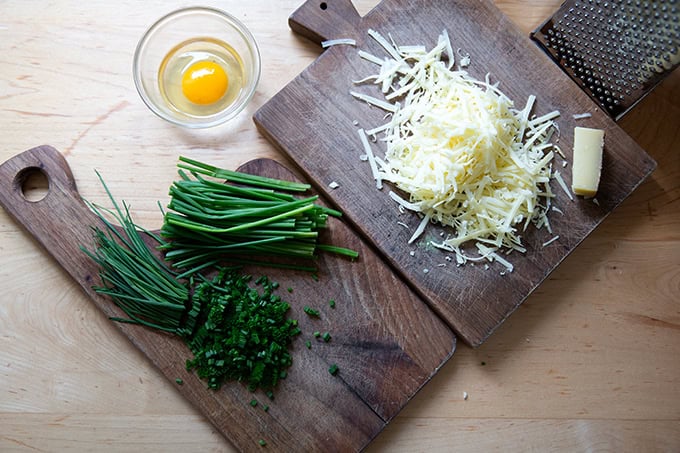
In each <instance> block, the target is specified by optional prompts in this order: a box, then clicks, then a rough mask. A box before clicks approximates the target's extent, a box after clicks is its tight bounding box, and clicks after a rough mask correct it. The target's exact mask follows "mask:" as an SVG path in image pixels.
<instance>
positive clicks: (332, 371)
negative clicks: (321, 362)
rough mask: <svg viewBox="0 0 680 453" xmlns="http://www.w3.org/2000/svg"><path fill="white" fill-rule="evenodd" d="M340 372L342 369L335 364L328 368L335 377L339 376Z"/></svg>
mask: <svg viewBox="0 0 680 453" xmlns="http://www.w3.org/2000/svg"><path fill="white" fill-rule="evenodd" d="M338 371H340V369H339V368H338V365H337V364H335V363H334V364H333V365H331V366H330V367H329V368H328V372H329V373H331V374H332V375H333V376H335V375H337V374H338Z"/></svg>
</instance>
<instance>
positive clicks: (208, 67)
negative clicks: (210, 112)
mask: <svg viewBox="0 0 680 453" xmlns="http://www.w3.org/2000/svg"><path fill="white" fill-rule="evenodd" d="M228 85H229V78H228V77H227V73H226V72H225V71H224V69H223V68H222V66H220V65H219V64H217V63H215V62H213V61H199V62H197V63H194V64H192V65H191V66H189V67H188V68H187V70H186V71H185V72H184V75H183V76H182V93H184V96H185V97H186V98H187V99H188V100H189V101H191V102H193V103H194V104H200V105H207V104H212V103H214V102H217V101H219V100H220V99H221V98H222V96H224V93H226V92H227V86H228Z"/></svg>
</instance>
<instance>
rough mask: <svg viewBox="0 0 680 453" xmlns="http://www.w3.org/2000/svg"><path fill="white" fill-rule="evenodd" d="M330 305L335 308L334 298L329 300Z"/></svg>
mask: <svg viewBox="0 0 680 453" xmlns="http://www.w3.org/2000/svg"><path fill="white" fill-rule="evenodd" d="M328 305H329V306H330V307H331V308H335V300H333V299H331V300H329V301H328Z"/></svg>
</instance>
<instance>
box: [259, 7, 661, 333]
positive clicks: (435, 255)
mask: <svg viewBox="0 0 680 453" xmlns="http://www.w3.org/2000/svg"><path fill="white" fill-rule="evenodd" d="M289 22H290V26H291V28H292V29H293V30H294V31H295V32H297V33H300V34H302V35H303V36H306V37H308V38H310V39H312V40H314V41H316V42H320V41H322V40H329V39H338V38H352V39H354V40H355V41H356V47H354V46H349V45H337V46H332V47H330V48H328V49H327V50H326V51H324V52H323V54H322V55H321V56H320V57H319V58H318V59H317V60H316V61H315V62H314V63H313V64H311V65H310V66H309V67H308V68H307V69H306V70H305V71H304V72H302V73H301V74H300V75H299V76H298V77H297V78H295V79H294V80H293V81H292V82H291V83H290V84H289V85H287V86H286V87H284V89H283V90H281V91H280V92H279V93H278V94H277V95H275V96H274V97H273V98H272V99H271V100H270V101H269V102H267V103H266V104H265V105H263V106H262V107H261V108H260V109H259V110H258V111H257V112H256V114H255V117H254V120H255V123H256V124H257V126H258V128H259V129H260V131H261V132H262V133H263V134H264V135H265V136H266V137H267V138H268V139H269V140H270V141H271V142H272V143H274V144H275V145H276V146H278V147H279V148H280V149H281V150H283V151H284V152H285V153H286V154H288V155H289V156H290V157H291V158H292V160H293V161H294V162H296V164H297V165H298V166H299V168H300V170H301V171H302V172H303V173H304V174H305V176H306V179H308V180H310V181H312V182H313V183H314V184H315V185H316V187H317V189H318V190H319V191H320V192H322V193H323V194H324V195H326V196H327V197H328V199H329V200H330V201H331V202H332V203H333V204H335V205H336V206H338V207H339V208H340V209H341V210H342V211H343V212H344V213H345V214H346V216H347V218H348V219H349V221H350V222H351V223H352V224H353V225H354V226H355V227H356V229H357V231H359V232H360V234H361V235H362V236H363V237H364V238H365V239H366V240H367V241H368V242H370V243H372V244H375V246H376V247H377V248H378V250H379V251H380V253H382V254H383V255H384V256H385V258H386V260H387V262H388V263H390V265H391V266H393V267H394V269H395V270H396V271H397V272H398V273H399V274H400V275H401V276H402V277H403V278H404V280H405V281H406V282H407V283H408V284H409V285H410V286H411V287H412V288H414V289H415V290H416V292H418V293H419V294H420V295H422V297H423V298H424V299H425V301H426V302H427V303H429V304H430V306H431V307H432V308H433V309H434V310H435V311H436V312H438V313H439V314H440V315H441V316H442V317H443V318H444V319H445V320H446V322H447V323H448V324H449V325H450V326H451V327H452V328H453V329H454V330H455V331H456V333H458V335H459V337H460V338H461V339H463V340H464V341H465V342H467V343H468V344H470V345H472V346H478V345H480V344H481V343H482V342H483V341H484V340H485V339H486V338H488V336H489V335H490V334H491V333H492V332H493V331H494V330H495V329H496V328H497V327H498V326H499V325H500V324H501V323H502V322H503V320H505V319H506V318H507V317H508V316H509V315H510V314H511V313H512V312H513V311H514V310H515V309H516V308H517V307H518V306H519V305H520V304H521V303H522V302H523V301H524V300H525V299H526V297H527V296H528V295H529V294H530V293H531V292H532V291H533V290H534V289H535V288H536V287H538V285H539V284H540V283H541V282H542V281H543V280H544V279H545V278H546V277H547V276H548V275H549V274H550V273H551V272H552V271H553V270H554V269H555V268H556V267H557V266H558V265H559V264H560V262H561V261H562V260H563V259H564V258H565V257H566V256H567V255H568V254H569V253H570V252H571V251H573V250H574V249H575V248H576V246H578V244H579V243H580V242H581V241H583V240H584V239H585V238H586V236H588V234H590V233H591V232H592V231H593V230H594V229H595V228H596V227H597V225H598V224H600V222H602V221H603V220H604V219H605V217H606V216H607V215H608V214H610V213H611V212H612V210H613V209H614V208H616V207H617V206H618V205H619V204H620V203H621V202H622V201H623V200H624V199H625V198H626V197H628V195H630V194H631V192H632V191H633V190H634V189H635V188H636V187H637V186H638V185H639V184H640V183H641V182H642V181H643V180H644V179H645V178H646V177H647V176H648V175H649V174H650V173H651V172H652V171H653V169H654V168H655V165H656V164H655V162H654V161H653V160H652V159H651V158H650V157H649V156H648V155H647V154H646V153H645V151H644V150H642V149H641V148H640V147H639V146H638V145H637V144H636V143H635V142H634V141H633V140H632V139H631V138H630V137H629V136H628V135H627V134H626V133H625V132H624V131H623V130H622V129H621V128H619V127H618V126H617V124H616V123H614V121H613V120H611V119H610V118H609V117H608V115H607V114H606V113H604V112H601V111H599V110H598V109H597V106H596V105H595V104H594V103H593V102H592V101H591V99H590V98H589V97H588V96H587V95H586V94H585V93H584V92H582V91H581V90H580V89H579V88H578V86H576V85H575V84H574V83H573V82H572V81H571V80H570V79H569V77H568V76H566V75H565V74H564V73H563V72H562V70H561V69H560V68H559V67H558V66H557V65H555V64H554V63H553V62H552V61H551V60H550V59H549V58H548V57H547V56H546V55H545V54H543V53H542V52H541V51H540V50H539V49H538V47H537V46H536V45H535V44H534V43H533V42H531V40H530V39H529V37H528V36H524V35H522V34H521V33H520V32H519V30H518V29H517V28H516V27H515V25H514V24H513V23H512V22H511V21H510V20H509V19H508V18H507V17H505V16H504V15H503V14H502V13H501V12H500V11H499V10H498V9H497V8H496V7H495V6H494V5H493V4H492V2H491V1H489V0H383V1H382V2H381V3H380V4H378V6H376V7H375V8H374V9H373V10H372V11H370V12H369V13H368V14H367V15H366V16H365V17H360V16H359V14H358V13H357V11H356V10H355V9H354V7H353V6H352V3H351V1H349V0H328V1H325V2H318V1H308V2H306V3H305V4H304V5H302V6H301V7H300V9H299V10H297V11H295V12H294V13H293V14H292V15H291V17H290V20H289ZM369 29H374V30H377V31H378V32H380V33H381V34H382V35H383V36H385V37H388V36H389V37H391V38H392V39H394V41H395V42H396V43H398V44H400V45H401V44H403V45H424V46H426V47H427V48H432V47H434V46H435V45H436V43H437V38H438V36H439V34H441V33H442V31H443V30H447V31H448V34H449V36H450V37H451V41H452V45H453V46H454V48H455V49H458V48H460V49H461V52H462V53H463V54H465V53H467V54H469V55H470V58H471V65H470V66H469V67H468V68H466V69H467V70H468V72H469V73H470V75H471V76H473V77H475V78H477V79H480V80H484V78H485V76H486V74H489V75H490V78H491V81H492V82H498V83H499V88H500V89H501V90H502V91H503V92H504V93H505V94H506V95H508V97H509V98H510V99H513V100H514V101H515V105H516V107H517V108H521V107H523V106H524V105H525V103H526V100H527V98H528V97H529V96H530V95H532V94H533V95H535V96H536V97H537V103H536V108H535V113H536V115H539V116H540V115H542V114H546V113H548V112H551V111H553V110H559V111H560V112H561V117H560V118H559V119H558V125H559V129H560V131H561V132H560V136H559V141H558V145H559V146H560V148H561V149H562V151H563V152H564V154H565V155H566V160H563V159H561V158H559V157H558V158H557V159H556V160H555V165H556V167H557V169H558V170H559V171H560V173H561V174H562V176H563V178H564V180H565V181H566V183H567V185H569V184H570V181H571V160H570V158H571V155H572V140H573V130H574V127H575V126H585V127H593V128H601V129H604V130H605V134H606V139H605V157H604V167H603V172H602V180H601V185H600V191H599V193H598V195H597V204H596V203H595V202H594V201H593V200H584V199H583V198H578V199H575V200H573V201H572V200H570V199H569V197H568V195H567V193H566V192H565V191H563V190H562V189H561V188H560V187H559V186H558V185H557V183H555V182H553V184H552V188H553V192H554V193H556V194H557V196H556V198H555V200H554V201H553V205H554V206H556V207H557V208H558V209H559V210H560V211H561V213H558V212H551V213H550V221H551V225H552V232H550V231H548V230H547V229H545V228H544V229H542V230H538V231H537V230H535V229H533V228H529V230H527V232H526V233H525V234H523V242H524V244H525V246H526V248H527V249H528V251H527V252H526V253H525V254H519V253H514V254H512V255H510V256H508V257H507V259H508V260H509V261H511V262H512V264H513V265H514V271H513V272H512V273H505V272H504V271H505V268H504V267H503V266H501V265H500V264H497V263H495V264H491V265H490V266H489V268H488V269H487V268H486V266H484V265H477V266H471V265H469V264H468V265H466V266H464V267H457V266H456V264H455V260H453V262H451V261H449V259H450V258H451V256H450V255H448V257H447V254H446V253H444V252H442V251H440V250H437V249H434V248H433V247H432V246H431V245H429V244H430V243H431V242H433V241H434V242H441V237H442V235H445V234H446V230H442V229H441V228H436V227H433V228H430V229H429V230H428V232H427V233H426V234H425V235H424V236H423V237H422V238H421V239H420V240H419V241H418V242H417V243H415V244H413V245H408V243H407V241H408V239H409V238H410V237H411V235H412V234H413V231H414V230H415V228H416V227H417V225H418V223H419V222H420V220H419V219H418V218H417V216H416V215H414V214H400V213H399V211H398V209H397V206H396V203H395V202H393V201H392V200H391V199H390V197H389V196H388V191H389V189H390V187H388V188H387V189H384V190H383V191H378V190H377V189H376V186H375V182H374V180H373V178H372V174H371V171H370V169H369V164H368V163H366V162H362V161H361V160H360V155H362V154H364V150H363V147H362V144H361V142H360V139H359V135H358V134H357V129H358V128H360V127H361V128H364V129H371V128H373V127H376V126H379V125H381V124H382V123H383V122H384V119H383V116H384V113H385V112H384V111H382V110H380V109H378V108H371V107H369V106H367V105H366V104H365V103H363V102H360V101H357V100H356V99H354V98H353V97H352V96H350V94H349V92H350V90H353V89H356V90H357V91H364V92H366V93H367V94H371V95H373V96H375V97H380V96H381V94H380V92H379V89H378V88H375V87H371V88H374V91H373V92H369V90H368V89H367V87H365V86H362V87H360V89H357V88H356V86H355V85H354V84H353V81H354V80H361V79H363V78H364V77H366V76H367V75H370V74H373V73H374V71H375V67H374V66H373V65H372V64H371V63H369V62H367V61H365V60H363V59H362V58H360V57H359V56H358V53H357V51H358V49H363V50H366V51H368V52H370V53H372V54H374V55H377V56H378V57H383V56H386V54H385V53H384V51H383V50H382V49H381V48H380V46H379V45H378V44H377V43H376V42H375V41H373V40H372V39H371V38H370V37H369V36H368V33H367V32H368V30H369ZM581 113H591V114H592V116H591V117H590V118H587V119H582V120H578V121H577V120H575V119H574V117H573V115H574V114H581ZM378 146H380V142H378V143H377V144H376V147H378ZM376 154H378V155H381V154H382V153H380V152H379V151H376ZM563 162H566V163H565V166H564V167H562V165H561V164H562V163H563ZM332 181H335V182H336V183H337V184H338V185H339V187H338V188H337V189H334V190H333V189H330V188H329V183H331V182H332ZM400 224H401V225H403V224H405V225H407V226H408V229H406V228H403V227H402V226H400ZM557 236H559V239H558V240H556V241H554V242H551V243H550V245H548V246H545V247H544V246H543V244H544V243H546V242H549V241H550V240H551V239H553V238H555V237H557ZM502 274H505V275H502Z"/></svg>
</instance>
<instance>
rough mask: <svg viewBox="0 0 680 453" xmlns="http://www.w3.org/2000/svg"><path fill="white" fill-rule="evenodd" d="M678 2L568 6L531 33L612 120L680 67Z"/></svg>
mask: <svg viewBox="0 0 680 453" xmlns="http://www.w3.org/2000/svg"><path fill="white" fill-rule="evenodd" d="M679 8H680V7H679V6H678V1H677V0H666V1H664V0H657V1H634V0H606V1H605V0H580V1H566V2H564V3H563V4H562V6H560V8H559V10H558V11H557V12H556V13H555V14H554V15H553V16H552V17H551V18H550V19H548V20H547V21H546V22H544V23H543V24H542V25H541V26H540V27H539V28H537V29H536V30H535V31H534V32H532V33H531V37H532V39H534V40H535V41H537V42H538V44H539V46H540V47H542V48H543V49H544V50H545V51H546V52H547V53H548V55H550V56H551V57H552V59H553V60H554V61H555V62H556V63H557V64H558V65H559V66H560V67H561V68H562V69H563V70H564V71H565V72H566V73H567V74H568V75H569V76H570V77H571V78H572V79H573V80H574V81H575V82H576V83H577V84H578V85H579V86H580V87H581V88H582V89H583V90H584V91H585V92H586V93H588V94H589V95H590V97H592V98H593V100H595V102H596V103H597V104H599V105H600V107H601V108H602V109H603V110H605V111H606V112H607V113H609V115H610V116H611V117H612V118H614V119H615V120H618V119H620V118H621V117H622V116H623V115H625V114H626V112H628V111H629V110H630V109H631V108H632V107H633V106H634V105H635V104H636V103H637V102H638V101H640V100H641V99H642V98H643V97H644V96H645V95H646V94H648V93H649V92H650V91H651V90H652V89H653V88H654V87H655V86H656V85H657V84H658V83H659V82H661V81H662V80H663V79H664V78H665V77H666V76H667V75H668V74H670V73H671V71H673V70H674V69H675V68H676V67H677V66H678V63H680V14H679V12H678V10H679Z"/></svg>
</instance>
